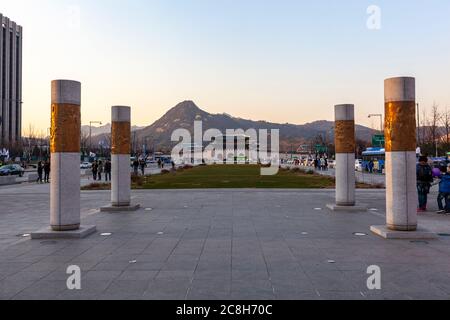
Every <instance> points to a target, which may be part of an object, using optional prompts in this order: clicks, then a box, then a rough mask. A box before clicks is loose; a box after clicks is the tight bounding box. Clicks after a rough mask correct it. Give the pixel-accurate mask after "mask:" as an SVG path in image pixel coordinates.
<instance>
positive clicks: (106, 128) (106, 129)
mask: <svg viewBox="0 0 450 320" xmlns="http://www.w3.org/2000/svg"><path fill="white" fill-rule="evenodd" d="M143 128H144V127H138V126H133V127H132V128H131V131H137V130H141V129H143ZM89 131H90V128H89V126H81V134H83V135H85V136H89ZM110 133H111V124H110V123H107V124H105V125H103V126H100V127H95V126H92V136H99V135H103V134H110Z"/></svg>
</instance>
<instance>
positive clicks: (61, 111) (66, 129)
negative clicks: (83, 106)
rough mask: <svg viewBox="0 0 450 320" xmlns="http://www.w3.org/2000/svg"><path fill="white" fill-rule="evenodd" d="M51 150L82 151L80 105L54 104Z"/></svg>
mask: <svg viewBox="0 0 450 320" xmlns="http://www.w3.org/2000/svg"><path fill="white" fill-rule="evenodd" d="M51 122H52V124H51V131H50V151H51V152H52V153H77V152H80V135H81V111H80V106H79V105H74V104H62V103H59V104H52V116H51Z"/></svg>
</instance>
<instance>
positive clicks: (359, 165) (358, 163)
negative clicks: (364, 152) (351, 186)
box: [355, 159, 363, 172]
mask: <svg viewBox="0 0 450 320" xmlns="http://www.w3.org/2000/svg"><path fill="white" fill-rule="evenodd" d="M355 171H359V172H363V161H362V160H361V159H358V160H356V161H355Z"/></svg>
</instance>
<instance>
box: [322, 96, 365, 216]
mask: <svg viewBox="0 0 450 320" xmlns="http://www.w3.org/2000/svg"><path fill="white" fill-rule="evenodd" d="M334 109H335V146H336V203H335V204H331V205H328V208H329V209H331V210H333V211H361V210H365V209H366V208H365V207H363V206H356V200H355V188H356V176H355V151H356V138H355V106H354V105H353V104H341V105H337V106H335V107H334Z"/></svg>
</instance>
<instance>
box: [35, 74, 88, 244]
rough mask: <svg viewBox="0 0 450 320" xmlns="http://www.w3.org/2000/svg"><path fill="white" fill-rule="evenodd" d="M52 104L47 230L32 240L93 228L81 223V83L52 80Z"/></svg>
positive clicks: (81, 233) (76, 235)
mask: <svg viewBox="0 0 450 320" xmlns="http://www.w3.org/2000/svg"><path fill="white" fill-rule="evenodd" d="M51 103H52V105H51V132H50V153H51V172H50V179H51V181H50V182H51V184H50V228H46V229H43V230H40V231H37V232H35V233H32V234H31V238H32V239H59V238H83V237H86V236H88V235H90V234H91V233H94V232H95V231H96V227H95V226H81V224H80V222H81V216H80V193H81V192H80V136H81V107H80V106H81V83H79V82H77V81H71V80H54V81H52V90H51Z"/></svg>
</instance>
